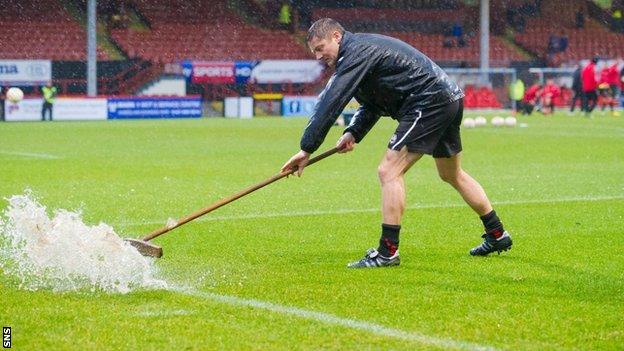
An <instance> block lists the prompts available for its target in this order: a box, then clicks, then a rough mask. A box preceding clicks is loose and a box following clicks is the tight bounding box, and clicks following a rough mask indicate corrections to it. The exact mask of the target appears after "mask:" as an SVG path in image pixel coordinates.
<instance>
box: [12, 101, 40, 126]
mask: <svg viewBox="0 0 624 351" xmlns="http://www.w3.org/2000/svg"><path fill="white" fill-rule="evenodd" d="M42 107H43V100H42V99H24V100H22V101H20V102H18V103H17V104H14V103H12V102H9V101H5V102H4V119H5V120H6V121H40V120H41V108H42Z"/></svg>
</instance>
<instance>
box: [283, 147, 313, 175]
mask: <svg viewBox="0 0 624 351" xmlns="http://www.w3.org/2000/svg"><path fill="white" fill-rule="evenodd" d="M309 160H310V154H309V153H307V152H305V151H303V150H301V151H299V152H297V153H296V154H295V155H294V156H293V157H291V158H290V160H288V162H286V163H284V165H283V166H282V171H281V172H282V173H284V172H288V171H290V170H292V169H295V168H296V169H297V177H301V174H303V169H304V168H305V166H306V165H307V164H308V161H309Z"/></svg>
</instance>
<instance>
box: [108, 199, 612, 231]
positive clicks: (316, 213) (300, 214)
mask: <svg viewBox="0 0 624 351" xmlns="http://www.w3.org/2000/svg"><path fill="white" fill-rule="evenodd" d="M622 199H624V195H619V196H585V197H567V198H559V199H548V200H517V201H497V202H493V204H494V205H523V204H544V203H559V202H578V201H608V200H622ZM464 206H468V205H466V204H464V203H456V204H438V205H415V206H408V207H406V209H407V210H417V209H430V208H453V207H464ZM378 211H380V209H379V208H362V209H343V210H326V211H323V210H314V211H298V212H290V213H264V214H262V213H260V214H249V215H231V216H211V217H203V218H198V219H196V220H195V222H210V221H227V220H243V219H258V218H279V217H303V216H322V215H333V214H350V213H369V212H378ZM165 222H166V221H165V220H150V221H141V222H122V223H117V224H116V225H118V226H119V225H122V226H137V225H144V224H150V225H151V224H164V223H165Z"/></svg>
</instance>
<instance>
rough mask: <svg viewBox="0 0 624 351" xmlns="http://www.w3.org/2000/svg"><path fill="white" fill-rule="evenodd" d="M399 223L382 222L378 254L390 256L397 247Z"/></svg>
mask: <svg viewBox="0 0 624 351" xmlns="http://www.w3.org/2000/svg"><path fill="white" fill-rule="evenodd" d="M400 231H401V226H400V225H392V224H385V223H384V224H382V225H381V238H380V239H379V248H378V249H377V251H379V254H380V255H382V256H384V257H392V256H394V254H395V253H396V252H397V250H398V249H399V232H400Z"/></svg>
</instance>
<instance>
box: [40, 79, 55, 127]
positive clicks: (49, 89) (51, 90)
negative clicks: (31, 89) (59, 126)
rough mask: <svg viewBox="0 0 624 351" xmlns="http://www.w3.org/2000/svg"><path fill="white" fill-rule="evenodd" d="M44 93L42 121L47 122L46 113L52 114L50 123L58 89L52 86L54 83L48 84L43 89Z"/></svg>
mask: <svg viewBox="0 0 624 351" xmlns="http://www.w3.org/2000/svg"><path fill="white" fill-rule="evenodd" d="M41 93H43V107H42V108H41V120H42V121H45V120H46V111H49V112H50V121H51V120H52V106H53V105H54V98H55V97H56V87H53V86H52V82H48V84H46V85H45V86H44V87H42V88H41Z"/></svg>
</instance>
